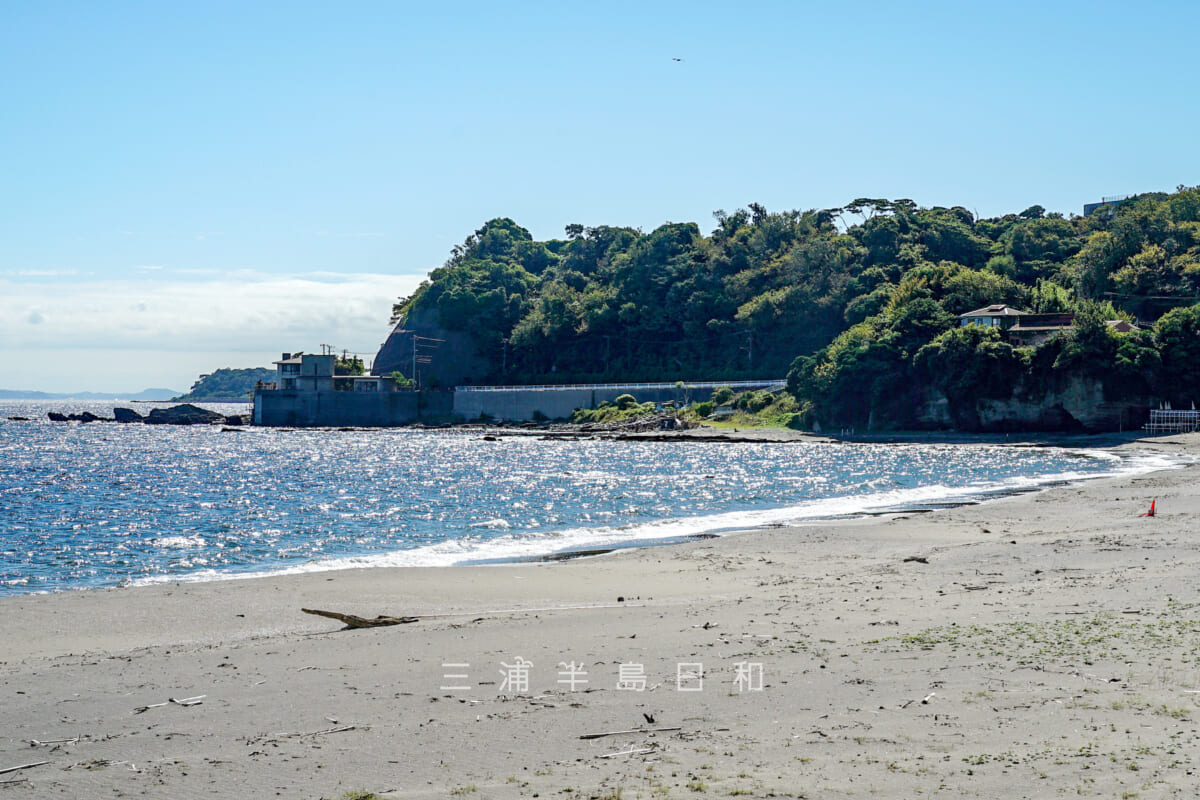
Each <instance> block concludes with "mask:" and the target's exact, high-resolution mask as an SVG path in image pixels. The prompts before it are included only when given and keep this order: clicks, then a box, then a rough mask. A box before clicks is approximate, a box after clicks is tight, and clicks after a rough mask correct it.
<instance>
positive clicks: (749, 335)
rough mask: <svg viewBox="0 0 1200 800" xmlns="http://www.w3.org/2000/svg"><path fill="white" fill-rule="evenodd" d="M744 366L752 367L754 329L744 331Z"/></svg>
mask: <svg viewBox="0 0 1200 800" xmlns="http://www.w3.org/2000/svg"><path fill="white" fill-rule="evenodd" d="M742 349H743V350H745V351H746V368H747V369H754V331H746V346H745V347H743V348H742Z"/></svg>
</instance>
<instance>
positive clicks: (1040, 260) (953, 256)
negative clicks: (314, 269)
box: [393, 186, 1200, 427]
mask: <svg viewBox="0 0 1200 800" xmlns="http://www.w3.org/2000/svg"><path fill="white" fill-rule="evenodd" d="M714 216H715V218H716V227H715V229H714V230H713V232H712V233H711V234H710V235H707V236H705V235H703V234H702V233H701V231H700V228H699V226H698V225H697V224H696V223H692V222H683V223H667V224H664V225H662V226H660V227H658V228H657V229H655V230H653V231H651V232H649V233H646V232H643V231H641V230H637V229H634V228H625V227H610V226H604V225H602V226H598V227H585V226H583V225H568V226H567V228H566V231H565V234H566V235H565V238H563V239H552V240H549V241H535V240H534V239H533V237H532V236H531V235H530V233H529V231H527V230H526V229H524V228H522V227H521V226H520V225H518V224H517V223H515V222H514V221H513V220H511V219H507V218H503V219H494V220H491V221H489V222H487V223H486V224H485V225H483V227H481V228H479V229H478V230H477V231H475V232H474V233H473V234H471V235H470V236H469V237H467V239H466V240H465V241H464V242H463V243H462V244H461V245H459V246H456V247H455V248H454V249H453V251H452V253H451V255H450V258H449V259H448V260H447V262H446V263H445V265H444V266H442V267H440V268H438V269H435V270H434V271H433V272H432V273H431V274H430V276H429V279H428V280H427V281H426V282H424V283H423V284H422V285H421V286H420V287H419V288H418V289H417V291H416V292H414V293H413V295H412V296H410V297H407V298H402V299H401V300H400V301H399V302H397V303H396V304H395V306H394V309H393V311H394V313H393V322H396V321H400V322H404V323H406V324H408V323H409V322H412V323H413V324H414V326H416V325H417V324H431V323H432V324H435V325H437V326H438V327H440V328H443V329H445V330H447V331H454V332H458V333H460V334H463V335H466V336H467V337H469V340H470V341H471V343H472V344H473V346H474V349H475V352H476V353H477V354H478V355H479V356H480V357H481V360H482V363H484V364H485V365H486V374H483V375H475V376H473V377H474V378H475V380H476V382H489V383H503V384H522V383H577V382H590V381H605V382H609V381H675V380H697V379H705V380H736V379H741V378H752V379H757V378H763V377H782V376H784V375H787V377H788V381H789V390H790V391H791V392H792V393H793V394H794V395H795V397H796V399H797V401H798V403H799V407H801V408H802V409H803V412H804V415H805V416H806V418H808V419H814V420H820V421H821V422H822V423H823V424H826V425H829V424H841V425H865V424H867V423H868V422H870V423H871V424H873V425H875V426H879V427H905V426H909V425H913V424H920V421H921V420H920V409H921V408H922V405H923V404H927V403H928V402H929V400H930V398H931V396H936V397H937V398H940V399H941V400H943V401H948V402H949V407H950V413H951V416H952V417H953V418H954V421H955V422H956V423H958V424H960V425H961V426H963V427H971V426H972V424H973V421H974V417H973V413H974V412H973V411H972V408H973V403H974V402H975V401H976V400H977V399H979V398H994V399H997V400H1003V399H1010V398H1014V397H1021V398H1024V399H1026V400H1030V401H1033V402H1036V401H1037V399H1038V398H1039V397H1041V396H1046V395H1047V394H1048V393H1053V392H1054V391H1059V390H1062V388H1063V385H1064V382H1067V381H1070V380H1078V379H1086V380H1088V381H1091V382H1092V383H1094V384H1097V385H1099V386H1100V387H1101V388H1102V391H1103V394H1104V396H1105V397H1108V398H1112V399H1121V398H1134V397H1136V398H1140V399H1145V400H1146V401H1147V402H1150V401H1158V402H1161V401H1168V402H1172V403H1174V404H1176V407H1185V406H1184V405H1181V404H1185V403H1189V402H1191V401H1194V400H1197V399H1200V368H1198V365H1200V305H1198V304H1197V303H1198V301H1200V187H1185V186H1181V187H1179V189H1178V190H1177V191H1176V192H1174V193H1169V194H1168V193H1152V194H1142V195H1137V196H1134V197H1131V198H1128V199H1125V200H1122V201H1120V202H1115V203H1112V204H1110V205H1104V206H1101V207H1100V208H1099V209H1097V210H1096V211H1095V212H1094V213H1091V214H1089V215H1088V216H1086V217H1081V216H1075V215H1070V216H1069V217H1067V216H1064V215H1062V214H1057V213H1046V211H1045V209H1044V208H1042V207H1041V206H1036V205H1035V206H1032V207H1030V208H1027V209H1025V210H1023V211H1021V212H1019V213H1011V214H1006V215H1004V216H1002V217H993V218H982V219H981V218H976V217H975V215H974V214H972V213H971V212H970V211H969V210H967V209H966V208H963V207H961V206H955V207H952V208H944V207H934V208H923V207H920V206H918V205H917V204H916V203H914V202H912V201H911V200H903V199H901V200H886V199H873V198H860V199H858V200H855V201H854V202H852V203H849V204H847V205H846V206H844V207H841V208H832V209H810V210H805V211H795V210H793V211H776V212H772V211H768V210H767V209H766V208H764V207H763V206H761V205H758V204H754V203H752V204H750V206H749V207H748V208H746V209H738V210H736V211H733V212H725V211H717V212H716V213H715V215H714ZM991 304H1007V305H1009V306H1012V307H1015V308H1018V309H1021V310H1024V311H1028V312H1034V313H1074V314H1075V315H1076V316H1075V323H1074V325H1073V326H1071V327H1069V328H1068V329H1065V330H1063V331H1062V332H1060V333H1058V334H1057V335H1054V336H1052V337H1050V338H1049V339H1047V340H1046V341H1044V342H1041V343H1039V344H1037V345H1036V346H1034V345H1029V346H1021V345H1014V344H1012V343H1010V342H1009V341H1007V340H1006V338H1005V337H1004V336H1003V334H1002V332H1001V331H1000V330H998V329H991V328H984V327H979V326H969V327H961V326H960V325H959V321H958V319H957V316H958V315H959V314H963V313H965V312H968V311H972V310H974V309H977V308H980V307H983V306H987V305H991ZM1113 320H1126V321H1130V322H1136V324H1137V327H1136V328H1135V329H1133V330H1130V331H1128V332H1120V331H1118V330H1116V329H1115V328H1114V326H1113V325H1112V324H1111V322H1112V321H1113ZM477 371H478V370H477Z"/></svg>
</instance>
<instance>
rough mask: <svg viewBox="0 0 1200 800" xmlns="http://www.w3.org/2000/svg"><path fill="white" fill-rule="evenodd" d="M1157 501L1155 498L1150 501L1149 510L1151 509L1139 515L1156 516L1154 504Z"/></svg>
mask: <svg viewBox="0 0 1200 800" xmlns="http://www.w3.org/2000/svg"><path fill="white" fill-rule="evenodd" d="M1155 502H1157V501H1155V500H1151V501H1150V510H1149V511H1147V512H1146V513H1145V514H1138V516H1139V517H1153V516H1154V504H1155Z"/></svg>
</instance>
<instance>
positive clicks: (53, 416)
mask: <svg viewBox="0 0 1200 800" xmlns="http://www.w3.org/2000/svg"><path fill="white" fill-rule="evenodd" d="M46 416H47V417H49V418H50V421H51V422H67V421H68V417H67V415H66V414H60V413H58V412H57V411H51V412H50V413H49V414H47V415H46Z"/></svg>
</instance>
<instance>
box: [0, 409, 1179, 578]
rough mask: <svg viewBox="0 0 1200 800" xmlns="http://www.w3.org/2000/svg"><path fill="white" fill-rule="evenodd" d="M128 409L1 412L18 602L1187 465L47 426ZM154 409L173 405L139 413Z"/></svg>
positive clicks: (2, 499) (449, 556) (871, 448)
mask: <svg viewBox="0 0 1200 800" xmlns="http://www.w3.org/2000/svg"><path fill="white" fill-rule="evenodd" d="M113 405H114V404H113V403H111V402H109V403H71V402H21V401H6V402H0V596H3V595H17V594H28V593H35V592H55V591H63V590H72V589H87V588H96V587H111V586H128V585H138V584H149V583H161V582H168V581H184V580H211V579H217V578H230V577H238V576H251V575H267V574H274V573H285V572H304V571H317V570H327V569H340V568H348V567H368V566H439V565H452V564H464V563H489V562H494V561H505V560H513V559H524V558H537V557H547V556H553V555H555V554H563V553H570V552H574V551H580V550H595V549H610V548H618V547H630V546H641V545H647V544H653V543H656V542H669V541H677V540H680V539H686V538H689V537H696V536H705V535H719V534H721V533H725V532H729V531H735V530H745V529H748V528H754V527H761V526H770V525H783V524H788V523H802V522H804V521H806V520H816V519H823V518H831V517H839V516H845V515H855V514H863V513H875V512H879V511H885V510H900V509H912V508H927V507H930V506H939V505H944V504H954V503H962V502H971V501H976V500H981V499H986V498H987V497H989V496H994V495H996V494H1000V493H1007V492H1013V491H1023V490H1031V489H1036V488H1038V487H1041V486H1046V485H1050V484H1053V483H1058V482H1063V481H1075V480H1082V479H1086V478H1094V477H1102V476H1110V475H1117V474H1122V473H1133V472H1146V471H1150V470H1154V469H1161V468H1164V467H1167V466H1170V465H1171V462H1170V461H1169V460H1167V459H1166V458H1164V457H1163V456H1161V455H1149V454H1147V455H1128V456H1118V455H1115V454H1113V453H1110V452H1107V451H1100V450H1071V449H1060V448H1049V447H1046V448H1043V447H1001V446H992V445H961V444H956V445H935V444H911V445H895V444H877V445H876V444H821V443H718V442H616V441H609V440H580V441H576V440H562V439H559V440H543V439H540V438H538V437H534V436H505V437H500V438H498V439H496V440H495V441H487V440H484V439H483V435H482V434H480V433H479V432H478V431H461V430H412V429H376V430H350V431H341V430H326V429H322V430H311V429H308V430H288V429H274V428H253V427H247V428H244V429H241V430H230V429H224V428H223V427H221V426H203V427H172V426H150V425H118V424H115V423H90V424H81V423H52V422H49V421H48V420H47V418H46V414H47V412H48V411H60V412H62V413H72V412H79V411H84V410H88V411H91V412H92V413H94V414H98V415H101V416H111V414H112V408H113ZM155 405H159V406H167V405H170V404H138V405H136V406H135V408H137V410H139V411H140V412H141V413H146V412H147V411H148V409H149V408H152V407H154V406H155ZM202 405H205V406H206V407H209V408H213V409H215V410H218V411H222V412H223V413H227V414H229V413H245V412H246V411H247V406H246V405H226V404H202ZM14 416H23V417H28V418H29V419H30V421H12V420H10V419H8V418H9V417H14Z"/></svg>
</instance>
